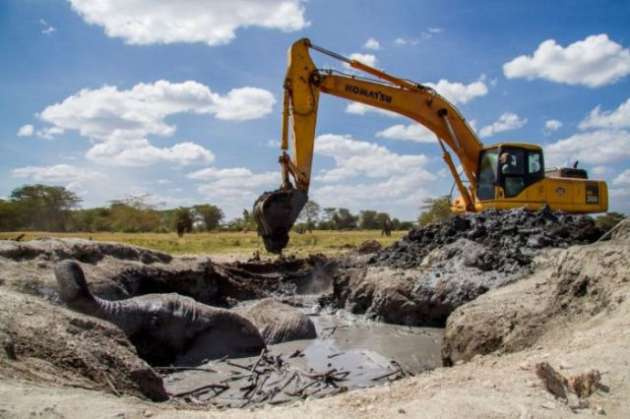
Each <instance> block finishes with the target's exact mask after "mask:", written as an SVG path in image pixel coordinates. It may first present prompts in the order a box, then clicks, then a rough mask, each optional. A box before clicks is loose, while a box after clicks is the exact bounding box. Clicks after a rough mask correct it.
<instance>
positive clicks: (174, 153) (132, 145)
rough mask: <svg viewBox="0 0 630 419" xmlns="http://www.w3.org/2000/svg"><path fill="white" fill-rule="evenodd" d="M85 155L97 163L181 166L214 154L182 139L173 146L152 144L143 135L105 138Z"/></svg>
mask: <svg viewBox="0 0 630 419" xmlns="http://www.w3.org/2000/svg"><path fill="white" fill-rule="evenodd" d="M86 157H87V158H88V159H90V160H93V161H95V162H97V163H101V164H106V165H113V166H128V167H142V166H150V165H152V164H158V163H171V164H177V165H181V166H185V165H190V164H202V163H211V162H212V161H214V155H213V154H212V152H211V151H210V150H207V149H205V148H204V147H202V146H200V145H198V144H195V143H191V142H188V141H186V142H182V143H177V144H175V145H173V146H172V147H163V148H159V147H155V146H153V145H151V144H150V143H149V141H148V140H146V139H145V138H142V139H138V140H122V141H119V140H115V139H114V140H108V141H105V142H102V143H100V144H96V145H94V146H93V147H92V148H91V149H90V150H88V152H87V154H86Z"/></svg>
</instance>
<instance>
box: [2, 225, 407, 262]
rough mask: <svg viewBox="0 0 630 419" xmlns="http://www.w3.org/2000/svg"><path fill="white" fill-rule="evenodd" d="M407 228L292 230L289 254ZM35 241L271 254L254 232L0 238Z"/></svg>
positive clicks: (338, 247)
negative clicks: (57, 239) (64, 240)
mask: <svg viewBox="0 0 630 419" xmlns="http://www.w3.org/2000/svg"><path fill="white" fill-rule="evenodd" d="M405 234H406V231H393V232H392V234H391V236H389V237H386V236H381V232H380V231H378V230H351V231H335V230H314V231H313V232H312V233H303V234H299V233H296V232H292V233H291V240H290V242H289V247H288V248H287V250H286V251H285V253H286V254H295V255H300V256H304V255H308V254H312V253H323V254H335V253H339V252H342V251H345V250H349V249H352V248H355V247H357V246H359V245H360V244H361V243H363V242H364V241H366V240H377V241H378V242H380V243H381V244H382V245H383V246H387V245H390V244H392V243H393V242H395V241H396V240H399V239H400V238H401V237H402V236H403V235H405ZM21 235H23V236H22V237H21V240H34V239H38V238H44V237H60V238H69V237H76V238H82V239H89V240H97V241H112V242H120V243H127V244H131V245H134V246H142V247H146V248H149V249H154V250H159V251H163V252H167V253H173V254H180V255H181V254H219V255H251V254H253V252H255V251H259V252H260V255H261V256H264V255H265V254H268V253H267V252H266V251H265V249H264V246H263V244H262V240H261V239H260V238H259V237H258V236H257V234H256V232H255V231H248V232H232V231H229V232H209V233H190V234H186V235H184V237H182V238H179V237H177V234H176V233H107V232H101V233H49V232H37V231H29V232H3V233H0V239H15V238H17V237H19V236H21Z"/></svg>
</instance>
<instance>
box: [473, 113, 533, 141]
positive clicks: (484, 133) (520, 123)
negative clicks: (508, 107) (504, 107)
mask: <svg viewBox="0 0 630 419" xmlns="http://www.w3.org/2000/svg"><path fill="white" fill-rule="evenodd" d="M526 123H527V118H521V117H520V116H518V115H517V114H515V113H512V112H506V113H504V114H503V115H501V116H500V117H499V119H497V120H496V121H495V122H493V123H492V124H490V125H486V126H485V127H483V128H481V130H480V131H479V135H481V137H483V138H486V137H492V136H493V135H495V134H498V133H499V132H505V131H512V130H515V129H519V128H522V127H524V126H525V124H526Z"/></svg>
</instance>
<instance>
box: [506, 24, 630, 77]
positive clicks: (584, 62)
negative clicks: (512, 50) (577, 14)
mask: <svg viewBox="0 0 630 419" xmlns="http://www.w3.org/2000/svg"><path fill="white" fill-rule="evenodd" d="M503 73H504V74H505V77H507V78H508V79H512V78H526V79H528V80H531V79H535V78H540V79H545V80H550V81H554V82H558V83H566V84H571V85H577V84H580V85H584V86H588V87H599V86H605V85H607V84H611V83H614V82H616V81H618V80H619V79H621V78H622V77H625V76H626V75H628V74H630V50H628V49H627V48H623V46H621V45H619V44H618V43H616V42H614V41H612V40H610V39H609V38H608V35H606V34H600V35H591V36H589V37H587V38H585V39H584V40H582V41H577V42H574V43H573V44H571V45H569V46H567V47H563V46H562V45H559V44H557V43H556V41H555V40H553V39H548V40H546V41H544V42H542V43H541V44H540V45H539V46H538V48H537V49H536V51H534V54H533V55H531V56H527V55H521V56H519V57H516V58H514V59H513V60H512V61H510V62H508V63H505V64H504V65H503Z"/></svg>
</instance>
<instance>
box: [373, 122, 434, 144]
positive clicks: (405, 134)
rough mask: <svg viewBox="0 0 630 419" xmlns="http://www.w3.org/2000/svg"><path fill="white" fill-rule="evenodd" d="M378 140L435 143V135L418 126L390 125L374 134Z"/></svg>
mask: <svg viewBox="0 0 630 419" xmlns="http://www.w3.org/2000/svg"><path fill="white" fill-rule="evenodd" d="M376 136H377V137H379V138H389V139H392V140H403V141H412V142H415V143H435V142H437V140H436V138H435V134H433V133H432V132H431V131H429V130H428V129H427V128H425V127H424V126H422V125H420V124H410V125H403V124H397V125H392V126H391V127H389V128H386V129H384V130H383V131H379V132H377V133H376Z"/></svg>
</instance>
